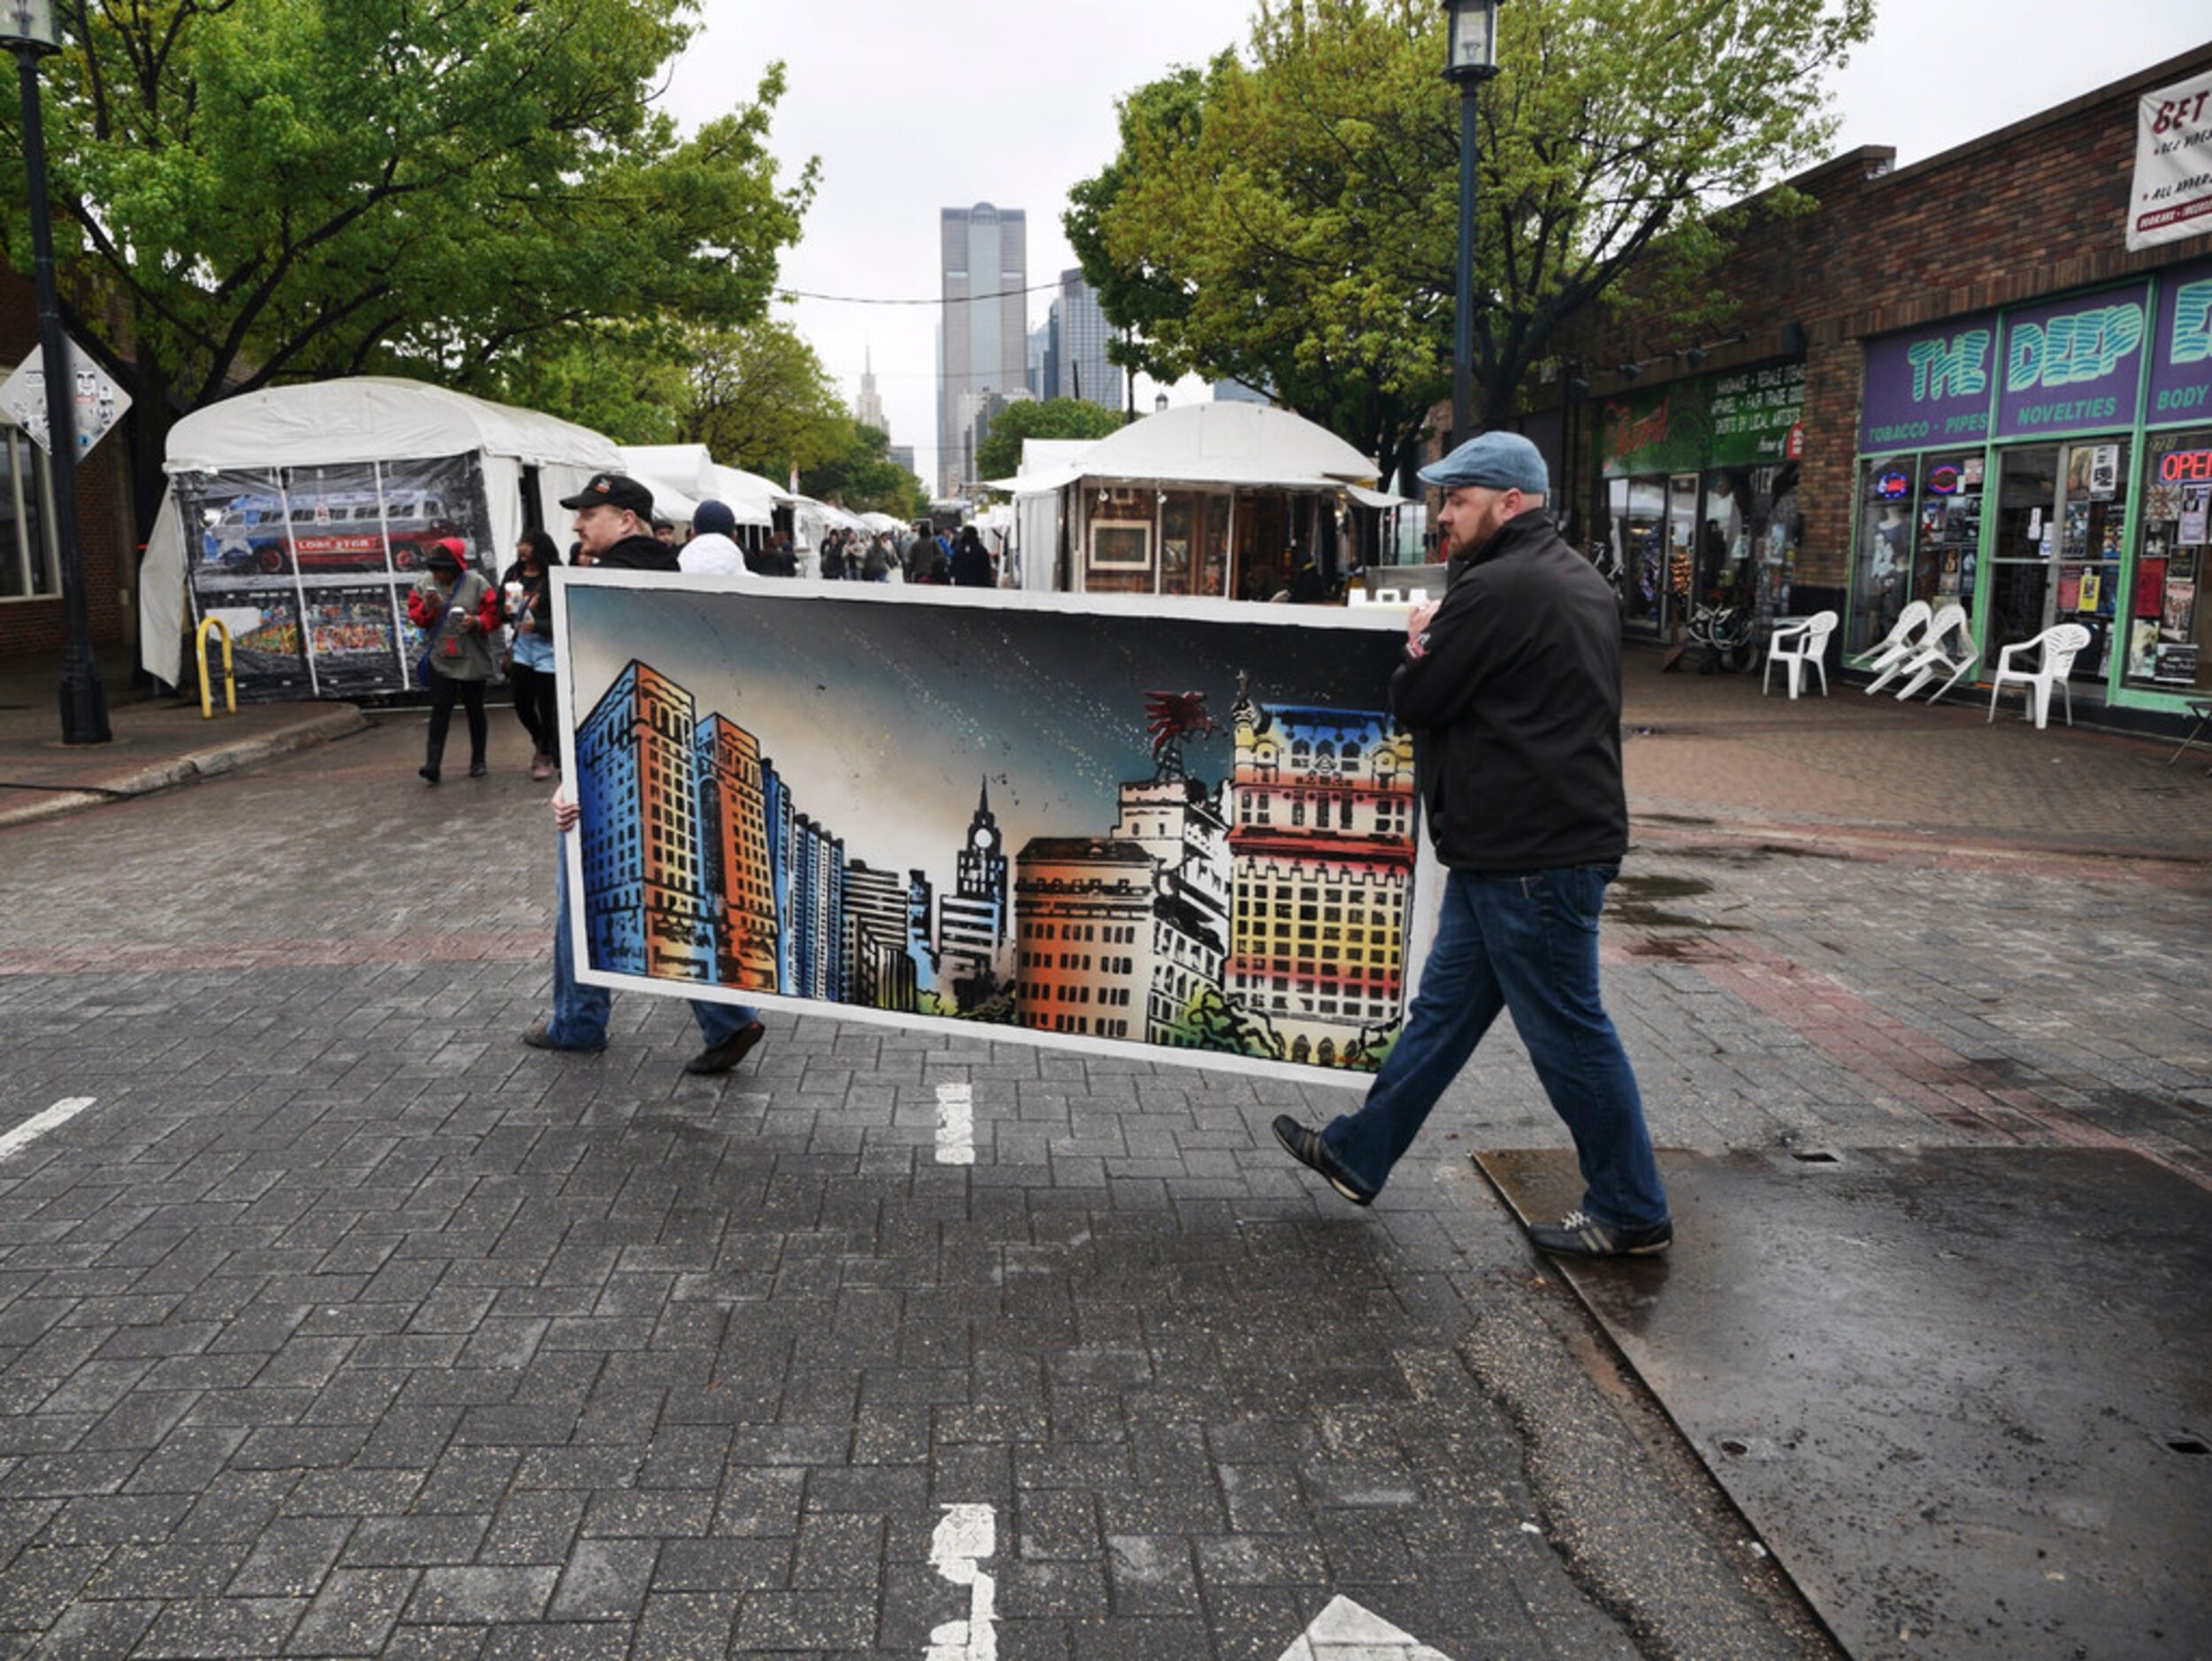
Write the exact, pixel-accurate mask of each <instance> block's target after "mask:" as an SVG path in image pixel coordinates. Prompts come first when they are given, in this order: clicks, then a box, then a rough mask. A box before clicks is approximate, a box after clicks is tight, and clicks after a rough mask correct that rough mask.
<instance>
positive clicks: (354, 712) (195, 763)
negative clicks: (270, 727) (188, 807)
mask: <svg viewBox="0 0 2212 1661" xmlns="http://www.w3.org/2000/svg"><path fill="white" fill-rule="evenodd" d="M369 725H370V722H369V718H368V717H367V716H364V715H363V714H362V713H361V711H360V709H359V708H357V707H356V706H355V705H352V704H333V705H331V706H329V707H328V708H321V709H318V710H317V711H316V713H314V714H313V715H311V716H306V717H305V718H303V719H302V720H300V721H297V722H295V723H291V724H289V725H287V726H283V727H279V728H278V729H276V730H275V731H271V732H264V733H261V734H259V735H258V736H256V737H255V738H251V739H243V740H241V741H240V742H237V743H234V744H213V745H210V746H207V747H206V748H204V749H198V750H188V751H187V752H186V753H185V754H182V755H176V756H172V757H170V758H169V759H167V760H165V761H161V762H154V763H152V764H151V765H149V766H146V767H142V768H140V769H137V770H136V771H134V772H129V773H125V774H122V775H120V776H119V777H115V778H111V779H109V780H106V781H104V782H103V783H102V784H101V785H99V786H98V787H97V788H94V789H84V790H57V791H54V792H50V793H48V794H45V795H43V796H42V798H41V799H39V800H32V801H26V802H20V803H15V804H11V805H7V806H0V827H6V826H9V825H18V824H27V823H31V822H33V821H34V820H40V819H51V818H55V817H57V816H58V815H62V814H66V813H74V812H76V811H77V810H78V809H80V808H92V807H97V806H98V805H99V804H101V803H102V802H109V801H118V800H133V799H135V798H137V797H140V796H150V795H152V794H153V793H154V792H157V791H163V790H170V789H173V788H174V787H176V786H177V785H188V784H191V783H193V782H194V781H195V780H197V779H203V778H216V777H220V776H221V775H223V774H225V773H233V772H236V771H237V770H238V769H241V768H244V767H251V766H253V765H254V764H255V763H256V762H265V761H268V760H270V759H271V758H272V757H274V756H278V755H286V754H291V753H292V752H293V751H295V750H305V749H311V748H313V747H314V746H317V745H318V744H328V743H329V742H330V741H331V740H332V739H342V738H346V737H348V736H349V735H350V734H353V733H356V732H362V731H367V730H368V727H369Z"/></svg>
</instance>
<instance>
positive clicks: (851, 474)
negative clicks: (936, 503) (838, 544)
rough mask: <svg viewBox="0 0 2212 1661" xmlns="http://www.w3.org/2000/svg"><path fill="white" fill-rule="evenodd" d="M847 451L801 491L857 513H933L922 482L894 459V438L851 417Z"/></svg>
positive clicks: (803, 473)
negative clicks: (892, 439)
mask: <svg viewBox="0 0 2212 1661" xmlns="http://www.w3.org/2000/svg"><path fill="white" fill-rule="evenodd" d="M845 425H846V435H847V436H846V444H845V448H843V449H841V450H839V451H838V453H837V454H836V455H831V456H830V457H829V458H828V459H827V460H825V461H823V462H821V463H817V464H816V465H815V466H814V467H813V468H811V469H801V470H800V475H799V485H800V489H802V490H804V491H805V492H806V493H807V494H808V495H809V496H812V497H814V498H815V500H816V501H834V502H838V503H839V504H840V505H842V506H843V507H845V508H846V509H849V510H850V511H852V512H853V513H888V514H891V515H892V516H894V517H897V518H900V519H919V518H921V517H922V516H923V515H925V514H927V513H928V512H929V511H930V498H929V495H928V494H927V493H926V492H925V491H923V489H922V481H921V480H920V479H918V478H915V476H914V475H913V474H912V473H911V472H909V471H907V469H905V468H903V467H901V466H899V464H898V463H896V462H894V461H892V459H891V455H890V451H891V435H890V434H889V433H887V432H884V430H883V429H882V428H881V427H871V426H865V425H861V423H860V422H858V421H855V420H853V418H852V417H849V416H848V417H846V422H845Z"/></svg>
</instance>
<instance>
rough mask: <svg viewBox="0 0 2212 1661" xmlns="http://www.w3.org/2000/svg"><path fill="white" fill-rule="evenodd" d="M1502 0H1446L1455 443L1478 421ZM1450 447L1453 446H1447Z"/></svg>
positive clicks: (1452, 437) (1452, 404) (1452, 430)
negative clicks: (1483, 258) (1490, 129)
mask: <svg viewBox="0 0 2212 1661" xmlns="http://www.w3.org/2000/svg"><path fill="white" fill-rule="evenodd" d="M1497 4H1498V0H1444V11H1445V12H1446V14H1447V15H1448V17H1449V19H1450V59H1449V61H1448V62H1447V63H1446V65H1445V66H1444V73H1445V74H1446V75H1447V76H1448V77H1450V79H1451V80H1456V81H1458V83H1459V284H1458V294H1457V295H1456V296H1455V308H1454V309H1455V312H1456V315H1455V317H1454V318H1453V323H1452V340H1451V443H1452V445H1455V446H1456V445H1458V444H1462V443H1465V442H1466V439H1467V437H1468V429H1469V428H1470V427H1472V426H1473V425H1474V182H1475V142H1474V114H1475V96H1476V94H1477V93H1478V92H1479V91H1480V90H1481V86H1482V83H1483V82H1484V81H1486V80H1489V78H1490V77H1491V76H1492V75H1495V74H1496V73H1497ZM1447 448H1450V447H1447Z"/></svg>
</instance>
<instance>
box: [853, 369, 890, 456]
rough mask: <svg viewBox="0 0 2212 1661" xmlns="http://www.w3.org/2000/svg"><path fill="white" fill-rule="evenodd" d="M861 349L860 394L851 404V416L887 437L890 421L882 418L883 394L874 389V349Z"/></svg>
mask: <svg viewBox="0 0 2212 1661" xmlns="http://www.w3.org/2000/svg"><path fill="white" fill-rule="evenodd" d="M861 353H862V356H861V365H862V367H861V395H860V397H859V399H858V400H856V401H855V402H854V403H853V419H854V420H856V421H858V422H859V423H860V424H861V425H862V426H864V427H874V428H875V429H876V431H877V432H881V433H883V434H884V436H885V437H886V438H888V437H889V436H890V435H891V423H890V422H889V421H887V420H885V419H884V400H883V394H880V393H878V392H877V391H876V353H875V349H874V348H872V347H863V348H861Z"/></svg>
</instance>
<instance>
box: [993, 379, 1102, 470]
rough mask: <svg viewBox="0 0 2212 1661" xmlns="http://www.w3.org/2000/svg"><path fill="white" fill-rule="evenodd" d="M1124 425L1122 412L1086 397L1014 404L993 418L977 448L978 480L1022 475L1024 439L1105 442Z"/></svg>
mask: <svg viewBox="0 0 2212 1661" xmlns="http://www.w3.org/2000/svg"><path fill="white" fill-rule="evenodd" d="M1122 425H1123V417H1122V415H1121V411H1120V410H1106V409H1102V408H1100V407H1099V406H1098V405H1097V404H1095V403H1091V402H1087V401H1086V400H1084V399H1082V398H1047V399H1046V400H1045V401H1044V402H1042V403H1038V402H1033V401H1031V400H1028V399H1024V400H1023V401H1022V402H1020V403H1010V404H1008V405H1007V406H1006V408H1005V409H1003V410H1000V411H999V413H998V414H997V415H995V416H993V417H991V431H990V432H988V433H987V434H985V436H984V441H983V442H982V443H981V444H979V445H977V446H976V478H1012V477H1013V476H1014V474H1015V473H1017V472H1019V471H1021V468H1022V440H1023V439H1102V438H1105V437H1106V435H1107V434H1108V433H1110V432H1120V431H1121V427H1122Z"/></svg>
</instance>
